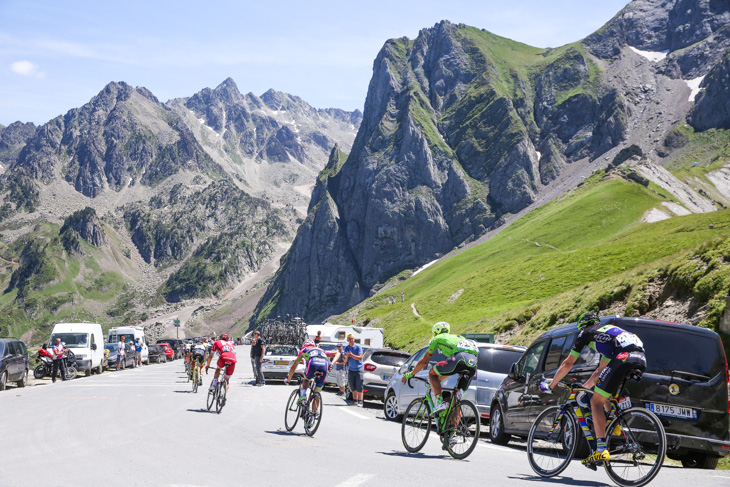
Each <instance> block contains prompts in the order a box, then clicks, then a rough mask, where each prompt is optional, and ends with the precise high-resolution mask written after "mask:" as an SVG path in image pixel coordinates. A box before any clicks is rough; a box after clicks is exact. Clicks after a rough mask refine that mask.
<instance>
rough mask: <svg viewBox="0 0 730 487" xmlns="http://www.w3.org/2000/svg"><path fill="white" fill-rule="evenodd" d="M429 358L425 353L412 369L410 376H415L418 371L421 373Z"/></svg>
mask: <svg viewBox="0 0 730 487" xmlns="http://www.w3.org/2000/svg"><path fill="white" fill-rule="evenodd" d="M430 358H431V354H430V353H425V354H424V355H423V357H421V360H419V361H418V363H417V364H416V366H415V367H413V370H412V371H411V374H413V375H416V374H417V373H419V372H420V371H422V370H423V369H424V368H425V367H426V365H428V361H429V359H430Z"/></svg>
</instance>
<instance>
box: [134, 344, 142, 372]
mask: <svg viewBox="0 0 730 487" xmlns="http://www.w3.org/2000/svg"><path fill="white" fill-rule="evenodd" d="M134 361H135V363H136V365H137V367H142V339H141V338H136V339H135V340H134Z"/></svg>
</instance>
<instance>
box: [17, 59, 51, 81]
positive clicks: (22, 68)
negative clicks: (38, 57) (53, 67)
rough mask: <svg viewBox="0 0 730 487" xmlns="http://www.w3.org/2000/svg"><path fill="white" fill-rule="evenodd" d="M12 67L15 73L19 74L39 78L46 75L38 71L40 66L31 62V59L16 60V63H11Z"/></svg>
mask: <svg viewBox="0 0 730 487" xmlns="http://www.w3.org/2000/svg"><path fill="white" fill-rule="evenodd" d="M10 69H11V70H12V71H13V73H16V74H19V75H21V76H35V77H37V78H42V77H43V76H45V73H41V72H40V71H38V66H36V65H35V64H33V63H31V62H30V61H15V62H14V63H11V64H10Z"/></svg>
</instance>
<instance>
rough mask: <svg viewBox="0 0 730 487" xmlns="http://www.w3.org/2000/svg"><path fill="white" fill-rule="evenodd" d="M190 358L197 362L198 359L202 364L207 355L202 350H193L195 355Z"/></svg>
mask: <svg viewBox="0 0 730 487" xmlns="http://www.w3.org/2000/svg"><path fill="white" fill-rule="evenodd" d="M190 358H191V360H192V362H193V363H195V361H196V360H197V361H198V362H200V363H201V364H202V363H203V361H204V360H205V355H203V354H202V353H200V352H193V355H192V356H191V357H190Z"/></svg>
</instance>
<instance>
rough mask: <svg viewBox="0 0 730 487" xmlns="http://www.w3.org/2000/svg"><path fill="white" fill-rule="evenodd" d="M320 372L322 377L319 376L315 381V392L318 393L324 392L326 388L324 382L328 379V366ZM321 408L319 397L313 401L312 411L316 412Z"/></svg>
mask: <svg viewBox="0 0 730 487" xmlns="http://www.w3.org/2000/svg"><path fill="white" fill-rule="evenodd" d="M319 372H320V373H321V375H318V376H316V377H315V379H314V390H315V391H316V392H322V389H323V388H324V380H325V379H326V378H327V366H326V365H325V366H322V367H319ZM318 408H319V400H318V399H317V397H315V398H314V401H312V411H314V412H316V411H317V409H318Z"/></svg>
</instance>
